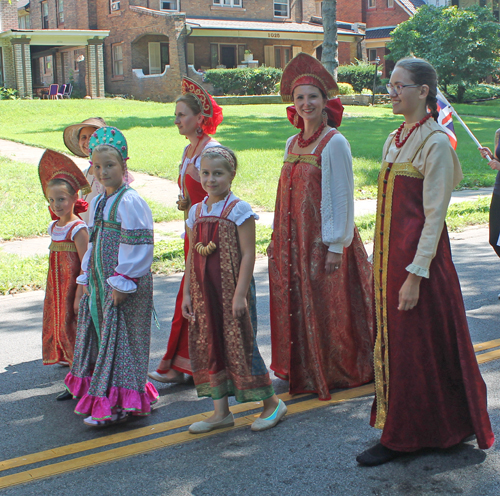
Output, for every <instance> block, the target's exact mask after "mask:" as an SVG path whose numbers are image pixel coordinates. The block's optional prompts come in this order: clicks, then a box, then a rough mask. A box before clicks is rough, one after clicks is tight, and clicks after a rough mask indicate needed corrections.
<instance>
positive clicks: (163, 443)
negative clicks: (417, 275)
mask: <svg viewBox="0 0 500 496" xmlns="http://www.w3.org/2000/svg"><path fill="white" fill-rule="evenodd" d="M498 347H500V339H495V340H493V341H488V342H485V343H480V344H477V345H475V346H474V351H475V352H476V353H477V352H482V351H487V350H492V351H487V352H486V353H482V354H480V355H478V356H477V361H478V363H479V364H482V363H486V362H490V361H492V360H497V359H499V358H500V349H497V350H494V349H493V348H498ZM372 393H373V384H367V385H365V386H361V387H358V388H353V389H348V390H345V391H340V392H338V393H334V394H332V398H331V399H330V400H328V401H319V400H318V399H316V398H313V399H310V400H303V401H299V402H296V403H291V404H287V408H288V415H291V414H294V413H301V412H306V411H309V410H313V409H315V408H319V407H323V406H328V405H333V404H335V403H341V402H344V401H347V400H351V399H354V398H359V397H362V396H366V395H369V394H372ZM307 396H310V395H295V396H293V397H292V396H291V395H289V394H288V393H285V394H282V395H280V396H279V397H280V398H281V399H282V400H283V401H285V402H287V401H288V402H289V401H290V400H292V399H293V400H297V399H302V398H306V397H307ZM260 407H261V403H244V404H240V405H236V406H233V407H231V411H232V412H233V413H234V414H238V413H245V412H251V411H252V410H255V409H257V408H260ZM211 414H212V412H205V413H200V414H198V415H192V416H190V417H184V418H181V419H177V420H171V421H169V422H162V423H160V424H155V425H151V426H148V427H142V428H139V429H134V430H132V431H128V432H122V433H120V434H113V435H111V436H106V437H102V438H99V439H93V440H90V441H83V442H81V443H75V444H69V445H67V446H61V447H60V448H54V449H51V450H47V451H40V452H38V453H33V454H31V455H26V456H21V457H17V458H12V459H10V460H5V461H3V462H0V471H4V470H12V469H14V468H18V467H23V466H26V465H31V464H34V463H43V462H47V461H48V460H53V459H55V458H60V457H64V456H69V455H74V454H78V453H83V452H85V451H90V450H95V449H98V448H105V447H107V446H113V445H116V444H120V443H125V442H127V441H132V440H134V439H140V438H144V437H147V436H152V435H156V434H159V433H162V432H167V431H171V430H174V429H179V428H182V427H187V426H189V425H191V424H192V423H193V422H198V421H199V420H204V419H206V418H207V417H209V416H210V415H211ZM255 416H256V415H253V414H248V415H243V416H241V417H238V418H236V419H235V425H234V427H228V428H226V429H219V430H216V431H212V432H207V433H205V434H197V435H192V434H190V433H189V432H187V431H183V432H177V433H175V434H168V435H166V436H162V437H157V438H155V439H151V440H147V441H142V442H139V443H135V444H128V445H125V446H120V447H117V448H112V449H108V450H105V451H100V452H98V453H93V454H90V455H84V456H80V457H77V458H73V459H71V460H66V461H62V462H58V463H52V464H49V465H45V466H43V467H39V468H33V469H29V470H26V471H23V472H19V473H17V474H13V475H7V476H4V477H0V489H3V488H6V487H10V486H15V485H18V484H23V483H26V482H31V481H35V480H39V479H44V478H47V477H52V476H54V475H60V474H64V473H67V472H73V471H75V470H79V469H83V468H86V467H90V466H94V465H98V464H101V463H106V462H112V461H116V460H120V459H122V458H128V457H130V456H135V455H138V454H141V453H146V452H149V451H153V450H156V449H160V448H166V447H167V446H173V445H176V444H181V443H185V442H188V441H193V440H195V439H201V438H205V437H209V436H213V435H215V434H218V433H220V432H225V431H228V430H231V429H237V428H239V427H244V426H247V425H250V424H251V423H252V422H253V421H254V420H255Z"/></svg>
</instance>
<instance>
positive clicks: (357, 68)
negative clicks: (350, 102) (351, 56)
mask: <svg viewBox="0 0 500 496" xmlns="http://www.w3.org/2000/svg"><path fill="white" fill-rule="evenodd" d="M374 75H375V66H374V65H370V64H366V63H362V62H358V63H357V64H351V65H340V66H339V67H338V69H337V79H338V81H340V82H342V83H349V84H350V85H352V87H353V88H354V91H355V92H356V93H360V92H361V90H362V89H363V88H371V87H373V77H374ZM376 84H380V78H379V76H378V75H377V82H376Z"/></svg>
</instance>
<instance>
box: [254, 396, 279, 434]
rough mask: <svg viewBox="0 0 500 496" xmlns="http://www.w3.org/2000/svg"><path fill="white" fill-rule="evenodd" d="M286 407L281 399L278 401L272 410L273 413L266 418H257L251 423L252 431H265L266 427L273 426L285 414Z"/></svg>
mask: <svg viewBox="0 0 500 496" xmlns="http://www.w3.org/2000/svg"><path fill="white" fill-rule="evenodd" d="M286 412H287V408H286V405H285V403H283V401H281V400H280V401H279V403H278V406H277V407H276V410H274V412H273V414H272V415H270V416H269V417H267V418H260V417H259V418H258V419H257V420H256V421H255V422H254V423H253V424H252V427H251V429H252V431H254V432H260V431H265V430H267V429H271V428H273V427H274V426H275V425H276V424H277V423H278V422H279V421H280V420H281V419H282V418H283V417H284V416H285V414H286Z"/></svg>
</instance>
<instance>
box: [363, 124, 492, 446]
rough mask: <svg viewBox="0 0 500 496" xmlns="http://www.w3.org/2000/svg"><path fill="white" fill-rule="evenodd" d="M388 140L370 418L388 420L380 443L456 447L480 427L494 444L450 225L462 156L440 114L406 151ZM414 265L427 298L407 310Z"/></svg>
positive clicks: (482, 439)
mask: <svg viewBox="0 0 500 496" xmlns="http://www.w3.org/2000/svg"><path fill="white" fill-rule="evenodd" d="M392 138H393V137H392ZM386 149H387V150H388V151H387V152H386V160H385V161H384V163H383V166H382V169H381V171H380V174H379V179H378V203H377V221H376V222H377V224H376V230H375V246H374V287H375V289H374V296H375V313H376V321H377V338H376V342H375V352H374V363H375V393H376V397H375V401H374V404H373V409H372V415H371V425H372V426H374V427H377V428H380V429H383V432H382V437H381V443H382V444H383V445H384V446H386V447H388V448H390V449H393V450H396V451H416V450H418V449H421V448H428V447H431V448H448V447H450V446H453V445H455V444H457V443H459V442H460V441H462V440H463V439H465V438H466V437H468V436H470V435H472V434H475V435H476V437H477V441H478V445H479V447H480V448H489V447H490V446H491V445H492V444H493V441H494V435H493V432H492V431H491V425H490V420H489V416H488V412H487V401H486V385H485V383H484V381H483V379H482V377H481V373H480V371H479V366H478V363H477V360H476V357H475V354H474V348H473V346H472V342H471V338H470V334H469V328H468V324H467V317H466V314H465V308H464V302H463V299H462V293H461V290H460V282H459V280H458V276H457V273H456V270H455V266H454V264H453V260H452V256H451V249H450V242H449V238H448V231H447V229H446V225H445V224H444V219H445V216H446V210H447V207H448V203H449V200H450V197H451V192H452V190H453V188H454V187H455V186H456V184H458V182H460V179H461V177H462V174H461V171H460V164H459V162H458V158H457V157H456V154H455V152H454V151H453V149H452V148H451V146H450V143H449V140H448V138H447V136H446V134H445V133H443V132H442V131H441V130H440V127H439V126H438V124H437V123H435V122H434V121H427V122H426V123H425V124H423V125H422V126H421V127H420V128H419V129H418V130H417V131H415V132H414V133H413V134H412V135H410V137H409V139H408V141H407V142H406V143H405V144H404V146H403V147H402V148H401V149H400V150H398V149H397V147H396V145H395V144H394V142H393V139H389V140H388V144H386ZM388 159H391V160H392V162H389V161H388ZM417 167H418V168H417ZM409 272H412V273H414V274H416V275H420V276H421V277H422V279H421V283H420V293H419V299H418V303H417V305H416V306H415V307H414V308H413V309H411V310H408V311H400V310H398V305H399V291H400V289H401V287H402V285H403V283H404V282H405V280H406V278H407V277H408V273H409Z"/></svg>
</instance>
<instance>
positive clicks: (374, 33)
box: [337, 0, 449, 77]
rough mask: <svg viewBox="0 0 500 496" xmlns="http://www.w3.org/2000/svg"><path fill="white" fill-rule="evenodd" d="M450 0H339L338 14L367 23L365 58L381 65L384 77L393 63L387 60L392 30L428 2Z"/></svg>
mask: <svg viewBox="0 0 500 496" xmlns="http://www.w3.org/2000/svg"><path fill="white" fill-rule="evenodd" d="M448 3H449V0H337V18H339V19H344V20H346V21H347V20H349V21H351V22H363V23H365V24H366V38H365V49H366V54H365V56H366V58H367V59H368V61H370V62H374V61H375V60H376V59H377V57H378V58H379V59H380V64H381V65H382V72H383V77H389V74H390V71H391V70H392V68H393V67H394V63H393V62H391V61H389V60H387V61H386V60H385V55H386V54H387V53H388V50H387V48H386V45H387V43H388V42H389V41H390V40H391V37H390V32H391V31H392V30H393V29H394V28H395V27H396V26H397V25H398V24H400V23H401V22H404V21H407V20H408V19H409V18H410V17H412V16H413V15H414V14H415V13H416V11H417V9H418V8H419V7H421V6H422V5H425V4H433V5H436V6H444V5H447V4H448Z"/></svg>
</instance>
